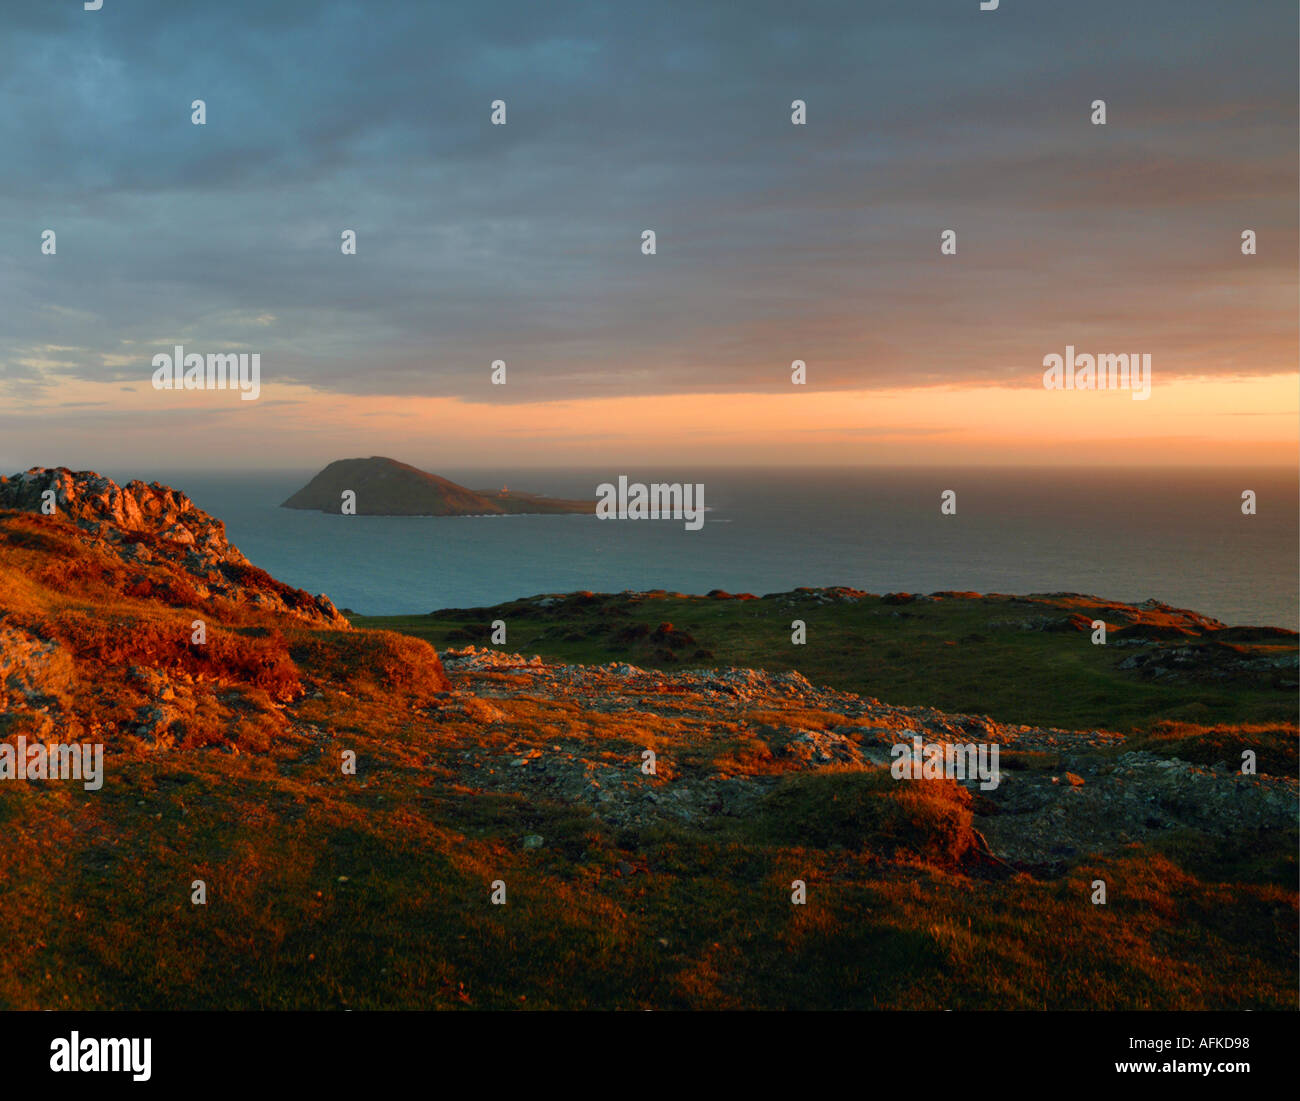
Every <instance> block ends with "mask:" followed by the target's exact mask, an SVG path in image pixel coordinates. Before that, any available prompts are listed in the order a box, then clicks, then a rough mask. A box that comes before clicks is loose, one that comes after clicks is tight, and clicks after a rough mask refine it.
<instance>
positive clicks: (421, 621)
mask: <svg viewBox="0 0 1300 1101" xmlns="http://www.w3.org/2000/svg"><path fill="white" fill-rule="evenodd" d="M1113 607H1114V606H1111V605H1105V604H1104V603H1103V604H1101V605H1100V606H1091V605H1088V604H1084V603H1082V601H1081V602H1078V603H1074V604H1072V603H1070V602H1068V601H1059V602H1056V603H1052V602H1041V601H1028V600H1024V599H1021V598H1015V597H984V598H979V599H947V600H938V601H935V602H933V603H920V602H918V603H909V604H905V605H897V604H890V603H886V602H885V601H884V600H883V599H882V598H879V597H866V598H864V599H863V600H861V601H860V602H859V603H856V604H838V603H835V604H821V605H818V604H814V603H811V602H804V603H796V604H791V603H790V602H789V601H788V600H787V599H786V598H785V597H783V596H782V597H776V596H772V597H765V598H762V599H756V600H718V599H710V598H708V597H701V596H682V595H680V594H667V593H665V594H662V595H660V596H656V597H651V598H648V599H629V598H627V597H625V596H621V595H612V596H606V595H603V594H587V596H586V597H585V598H584V597H576V598H575V597H570V598H569V599H567V600H565V601H564V602H563V603H562V604H560V605H557V606H556V607H554V608H551V609H538V608H537V607H536V606H535V605H532V604H530V603H528V602H525V601H514V602H510V603H508V604H502V605H498V606H496V607H493V608H481V609H461V610H455V609H453V610H444V611H441V612H434V613H432V614H430V615H424V616H352V617H351V620H352V623H353V624H354V625H355V626H357V627H363V628H378V627H382V628H384V629H387V630H392V631H399V632H402V633H404V634H409V635H413V636H415V637H417V638H421V639H424V640H425V641H427V642H429V643H431V644H432V645H434V646H435V647H437V648H438V649H443V648H446V647H448V646H464V645H466V644H467V643H473V644H475V645H480V646H485V645H488V644H489V642H490V637H491V628H490V624H491V623H492V621H493V620H497V619H501V620H504V621H505V623H506V625H507V642H506V644H505V645H504V646H503V647H501V648H502V649H505V650H509V651H515V652H521V653H526V654H534V653H535V654H539V655H541V656H542V657H543V658H545V659H546V660H548V661H561V662H570V663H581V664H593V663H606V662H610V661H629V662H633V663H634V664H637V665H640V666H642V667H645V668H661V669H679V668H684V667H691V666H737V667H747V668H762V669H768V670H772V671H775V672H779V671H785V670H790V669H796V670H798V671H799V672H801V673H803V674H804V675H805V676H806V677H807V678H808V679H809V680H810V681H812V682H813V683H814V684H824V685H827V686H829V687H832V688H836V689H840V690H842V691H848V692H856V693H859V694H862V695H866V696H874V697H875V698H877V699H880V700H883V701H884V702H886V703H891V704H896V705H904V706H912V705H915V706H927V707H936V708H939V709H941V710H944V711H955V712H961V713H969V714H983V715H988V716H990V717H991V718H994V719H997V720H998V721H1000V722H1019V723H1025V724H1028V725H1034V726H1049V727H1060V728H1064V729H1076V730H1083V729H1108V730H1116V731H1121V732H1129V731H1147V730H1150V729H1152V728H1153V727H1154V726H1155V725H1156V724H1159V723H1162V722H1181V723H1185V724H1192V725H1199V726H1204V727H1211V726H1214V725H1215V724H1231V725H1237V724H1243V723H1244V724H1279V725H1284V726H1287V727H1289V728H1294V726H1295V722H1296V699H1297V697H1296V690H1295V687H1294V685H1293V684H1291V683H1290V681H1294V679H1295V673H1294V671H1292V672H1291V673H1289V674H1286V675H1280V676H1278V675H1260V676H1254V677H1242V678H1238V679H1234V680H1227V681H1218V680H1211V679H1208V678H1207V679H1203V680H1197V679H1194V678H1185V677H1179V678H1169V679H1166V680H1162V679H1158V678H1150V677H1143V676H1142V675H1141V674H1140V673H1139V672H1137V671H1134V670H1126V669H1123V668H1121V667H1120V666H1121V663H1122V662H1123V661H1124V660H1125V659H1126V658H1127V657H1129V656H1131V655H1133V654H1134V653H1135V652H1137V648H1129V647H1118V646H1116V645H1114V644H1113V641H1112V642H1110V643H1108V645H1106V646H1094V645H1092V643H1091V641H1090V631H1088V630H1082V631H1080V630H1055V631H1053V630H1026V629H1023V628H1022V627H1020V626H1017V625H1016V624H1018V623H1019V622H1022V621H1024V620H1026V619H1027V618H1028V619H1032V618H1034V617H1043V616H1050V615H1055V616H1058V617H1061V618H1065V617H1067V616H1068V615H1069V614H1076V615H1077V614H1078V613H1079V611H1080V608H1082V610H1083V611H1084V613H1086V618H1087V619H1088V620H1090V619H1091V618H1092V617H1094V616H1095V617H1096V618H1100V619H1103V620H1107V621H1108V622H1110V623H1112V624H1115V623H1116V622H1117V620H1116V617H1115V616H1114V615H1113V612H1112V611H1108V610H1107V609H1108V608H1109V609H1113ZM795 619H801V620H803V621H804V622H805V623H806V626H807V641H806V643H805V644H804V645H801V646H796V645H793V644H792V643H791V622H792V621H793V620H795ZM664 623H670V624H671V625H672V628H673V632H672V634H677V635H685V636H690V640H691V641H690V642H689V643H686V644H684V645H678V646H677V647H676V649H673V648H670V647H669V646H667V645H665V644H664V642H663V641H662V640H663V637H664V636H663V635H662V634H661V635H660V637H659V639H658V640H656V638H655V632H656V631H657V630H658V629H659V627H660V625H661V624H664ZM1121 637H1122V636H1121ZM1187 644H1189V645H1197V646H1210V645H1213V643H1211V642H1207V641H1203V640H1201V639H1197V638H1192V639H1189V640H1187ZM1253 646H1254V649H1253V650H1252V651H1251V652H1258V653H1262V654H1280V655H1286V654H1289V655H1294V654H1295V652H1296V640H1295V636H1294V635H1291V636H1289V637H1286V638H1281V639H1269V640H1265V641H1261V642H1258V643H1256V644H1253ZM697 654H698V656H697ZM1288 677H1289V680H1288V679H1287V678H1288ZM1292 752H1294V750H1293V751H1292Z"/></svg>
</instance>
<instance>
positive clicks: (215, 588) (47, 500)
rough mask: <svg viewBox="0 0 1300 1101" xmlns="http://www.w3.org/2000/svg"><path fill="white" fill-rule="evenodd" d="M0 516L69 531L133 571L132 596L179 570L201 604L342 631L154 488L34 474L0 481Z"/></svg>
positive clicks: (338, 618) (184, 500) (186, 502)
mask: <svg viewBox="0 0 1300 1101" xmlns="http://www.w3.org/2000/svg"><path fill="white" fill-rule="evenodd" d="M0 509H11V510H13V511H16V512H26V513H33V514H35V515H40V516H49V517H50V518H51V519H54V520H61V521H64V522H68V523H72V524H75V525H76V526H77V527H78V528H79V529H81V530H82V531H83V532H85V533H86V534H87V536H88V537H90V539H91V540H92V541H93V542H94V543H95V545H97V546H98V547H100V548H101V549H108V550H109V551H110V552H111V553H112V554H113V555H115V556H116V557H117V558H119V559H120V560H121V561H122V562H124V563H128V564H130V565H131V566H132V567H133V568H134V573H135V577H134V581H133V583H134V585H135V586H136V588H137V589H140V588H141V587H144V586H148V587H149V588H150V589H151V590H152V589H153V588H158V589H160V590H165V589H167V587H168V584H167V583H168V581H169V580H170V578H167V577H164V576H162V575H163V574H173V573H175V572H177V571H178V570H179V571H180V572H183V573H184V574H185V575H186V578H185V580H186V581H187V583H188V586H189V587H191V588H192V589H193V592H194V595H195V596H196V597H197V599H198V601H199V602H200V603H202V602H206V601H209V600H215V601H219V602H226V603H229V604H247V605H250V606H255V607H257V608H258V609H260V610H264V611H271V612H283V613H285V614H287V615H289V616H291V617H293V618H294V619H297V620H303V621H306V622H309V623H314V624H318V625H320V626H331V627H338V628H346V627H347V626H348V622H347V620H346V618H345V617H344V616H343V615H341V614H340V613H339V611H338V609H337V608H335V607H334V605H333V603H332V602H331V601H330V599H329V597H326V596H312V595H311V594H309V593H306V592H303V591H302V590H301V589H294V588H292V587H290V586H288V585H284V584H282V583H281V582H279V581H276V580H275V579H274V578H273V577H271V576H270V575H269V574H268V573H266V571H265V570H261V569H258V568H257V567H256V566H254V565H253V564H252V563H251V562H249V560H248V559H247V558H245V557H244V555H243V554H242V553H241V552H240V550H239V548H238V547H236V546H233V545H232V544H231V543H230V542H229V540H227V538H226V526H225V524H223V523H222V522H221V521H220V520H218V519H216V518H215V517H212V516H209V515H208V514H207V513H206V512H204V511H203V510H202V509H200V508H199V507H198V506H197V505H195V504H194V502H193V501H191V500H190V499H189V497H187V496H186V495H185V494H184V493H181V492H179V491H178V490H175V489H171V488H170V487H168V486H165V485H161V484H159V483H158V482H153V483H151V484H145V483H144V482H141V481H132V482H128V483H127V484H126V485H125V486H119V485H118V484H117V483H116V482H114V481H113V480H112V479H111V478H105V477H103V476H101V475H99V474H96V473H94V472H93V471H72V470H69V469H67V468H66V467H55V468H52V469H47V468H45V467H33V468H32V469H30V470H27V471H25V472H23V473H21V474H15V475H13V476H12V477H8V478H5V477H0ZM173 587H174V586H173Z"/></svg>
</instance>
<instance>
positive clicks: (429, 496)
mask: <svg viewBox="0 0 1300 1101" xmlns="http://www.w3.org/2000/svg"><path fill="white" fill-rule="evenodd" d="M347 490H351V491H352V492H353V493H355V494H356V509H357V514H358V515H360V516H517V515H524V514H538V513H565V512H569V513H575V512H576V513H588V514H590V513H593V512H594V511H595V507H596V506H595V501H594V500H591V501H566V500H563V499H561V498H558V497H542V496H539V495H537V494H534V493H520V492H519V491H518V490H506V489H499V490H494V489H466V488H465V487H464V486H462V485H457V484H456V483H455V482H452V481H449V480H448V479H446V478H440V477H438V475H436V474H430V473H428V472H427V471H424V470H420V469H418V468H417V467H414V466H410V465H408V464H407V463H399V462H398V461H397V460H396V459H386V458H382V457H380V456H372V457H371V458H369V459H337V460H335V461H334V462H332V463H330V464H329V466H327V467H326V468H325V469H324V470H322V471H321V472H320V473H319V474H317V475H316V477H314V478H313V479H312V480H311V481H310V482H308V483H307V484H306V485H305V486H303V487H302V489H300V490H298V492H297V493H295V494H294V495H293V496H292V497H290V498H289V499H288V500H287V501H285V502H284V504H282V505H281V506H280V507H281V508H299V509H319V510H320V511H321V512H339V511H340V510H341V506H342V501H343V494H344V492H346V491H347Z"/></svg>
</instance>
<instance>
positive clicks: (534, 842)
mask: <svg viewBox="0 0 1300 1101" xmlns="http://www.w3.org/2000/svg"><path fill="white" fill-rule="evenodd" d="M541 847H542V835H541V834H540V833H530V834H529V835H528V836H527V837H525V838H524V848H525V849H540V848H541Z"/></svg>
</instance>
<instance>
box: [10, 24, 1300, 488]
mask: <svg viewBox="0 0 1300 1101" xmlns="http://www.w3.org/2000/svg"><path fill="white" fill-rule="evenodd" d="M1296 24H1297V12H1296V7H1295V4H1294V2H1293V0H1285V2H1283V0H1276V2H1275V0H1252V2H1251V3H1249V4H1245V5H1231V4H1225V3H1217V2H1208V0H1176V2H1175V0H1170V2H1165V0H1144V2H1143V3H1141V4H1136V3H1132V2H1131V0H1123V2H1089V3H1082V2H1068V3H1067V2H1064V0H1062V2H1059V3H1056V2H1053V3H1046V2H1043V0H1035V2H1033V3H1027V2H1018V0H1002V3H1001V4H1000V5H999V8H998V10H996V11H992V12H981V11H980V10H979V4H978V0H943V2H924V0H900V2H889V3H872V2H870V0H855V2H853V3H824V2H822V3H819V2H816V0H813V2H802V3H799V4H791V3H770V2H767V0H746V2H744V3H740V2H737V0H727V2H722V3H715V2H712V0H689V2H677V0H654V2H652V3H642V2H639V0H624V2H620V3H617V4H610V3H601V4H576V3H562V2H547V3H538V2H536V0H504V2H499V3H494V4H490V5H488V4H479V3H474V4H469V3H439V4H430V3H422V2H421V3H416V2H409V3H385V2H379V0H367V2H365V3H335V2H329V0H314V2H305V0H275V2H274V3H268V2H266V0H252V2H239V0H223V2H221V3H212V2H210V0H202V2H199V0H104V2H103V6H102V8H101V9H100V10H98V11H93V12H87V11H84V10H83V9H82V5H81V3H72V2H62V0H61V2H59V3H53V2H48V0H39V2H38V0H5V3H4V4H3V5H0V149H3V150H4V151H5V152H4V159H3V166H2V170H0V303H3V305H0V472H6V473H8V472H13V471H17V470H21V469H25V468H27V467H29V466H32V465H67V466H73V467H75V468H82V469H84V468H89V469H95V468H114V469H118V470H122V469H129V468H131V467H133V466H139V467H141V468H148V469H150V470H155V469H159V468H161V469H167V468H170V467H175V468H176V469H177V470H218V471H219V470H222V469H232V470H234V469H239V470H245V469H257V468H262V469H289V468H292V469H301V468H308V467H314V466H319V465H323V464H324V463H326V462H329V461H331V460H333V459H337V458H344V457H351V456H364V455H372V454H384V455H391V456H392V457H394V458H398V459H401V460H403V461H407V462H412V463H415V464H416V465H420V466H424V467H425V468H426V469H433V470H437V469H438V468H439V467H454V468H461V469H463V468H466V467H474V466H485V467H487V466H490V467H494V468H501V467H507V466H510V465H512V464H515V465H519V466H521V467H536V466H543V465H594V466H598V465H613V464H624V465H626V464H631V463H639V464H646V463H661V464H670V465H673V466H676V467H680V466H682V465H683V464H689V463H708V464H710V465H722V464H727V465H732V464H735V465H745V464H762V465H770V464H772V463H788V464H792V465H820V464H849V465H853V464H880V465H890V464H894V465H907V464H972V463H978V464H984V465H998V464H1008V465H1030V464H1031V465H1035V466H1044V465H1047V466H1050V465H1081V464H1090V463H1092V464H1097V465H1205V464H1212V465H1225V466H1233V465H1276V464H1285V465H1294V464H1295V462H1296V456H1297V437H1298V432H1297V428H1298V426H1300V384H1298V375H1297V339H1298V336H1300V334H1298V332H1297V309H1298V306H1297V303H1298V295H1300V284H1298V282H1297V255H1298V252H1300V236H1298V232H1297V188H1298V181H1297V159H1298V149H1297V62H1296V53H1297V51H1296V32H1297V25H1296ZM196 99H202V100H203V101H204V103H205V108H206V123H205V124H204V125H201V126H199V125H194V124H193V122H192V117H191V116H192V108H191V104H192V102H193V101H194V100H196ZM796 99H799V100H802V101H804V103H805V104H806V118H807V121H806V124H805V125H801V126H796V125H792V123H791V105H792V101H794V100H796ZM1098 99H1100V100H1104V101H1105V104H1106V115H1107V118H1106V124H1105V125H1104V126H1098V125H1094V124H1093V122H1092V115H1093V101H1094V100H1098ZM494 100H502V101H504V102H505V104H506V123H505V125H503V126H494V125H492V122H491V114H492V103H493V101H494ZM647 229H649V230H653V231H654V232H655V235H656V252H655V254H654V255H645V254H643V251H642V233H643V231H644V230H647ZM949 229H951V230H954V231H955V233H956V253H955V254H954V255H944V254H942V253H941V251H940V239H941V234H942V233H943V231H945V230H949ZM1245 229H1251V230H1253V231H1255V234H1256V241H1257V252H1256V254H1255V255H1251V256H1246V255H1243V254H1242V251H1241V233H1242V231H1243V230H1245ZM45 230H54V231H55V234H56V252H55V253H54V254H53V255H47V254H43V253H42V233H43V232H44V231H45ZM344 230H353V231H355V233H356V240H357V248H356V254H355V255H344V254H343V252H342V250H341V247H340V243H341V234H342V232H343V231H344ZM178 344H179V345H182V346H183V347H184V348H185V349H186V351H189V352H195V351H197V352H200V353H226V352H247V353H250V354H251V353H254V352H256V353H257V354H258V355H259V356H260V364H261V393H260V396H259V397H258V399H257V400H256V401H243V400H240V397H239V395H238V394H237V393H232V392H229V391H216V392H214V391H193V392H183V391H182V392H177V391H158V390H155V389H154V388H153V386H152V385H151V381H150V380H151V375H152V373H153V357H154V356H155V355H156V354H158V353H160V352H171V350H172V349H173V347H174V346H175V345H178ZM1067 346H1073V347H1075V348H1076V349H1077V350H1078V351H1079V352H1090V353H1096V354H1100V353H1107V352H1131V353H1138V354H1149V355H1150V356H1151V362H1152V387H1151V396H1150V398H1149V400H1146V401H1134V400H1133V399H1132V396H1131V394H1129V393H1125V392H1087V391H1054V390H1046V389H1044V387H1043V382H1042V375H1043V359H1044V357H1045V356H1047V355H1050V354H1053V353H1055V354H1063V353H1064V351H1065V349H1066V347H1067ZM496 360H501V361H504V362H505V364H506V383H505V385H493V383H492V363H493V361H496ZM794 360H802V361H804V363H805V364H806V371H807V375H806V377H807V382H806V384H804V385H793V384H792V382H791V363H792V362H793V361H794Z"/></svg>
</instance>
